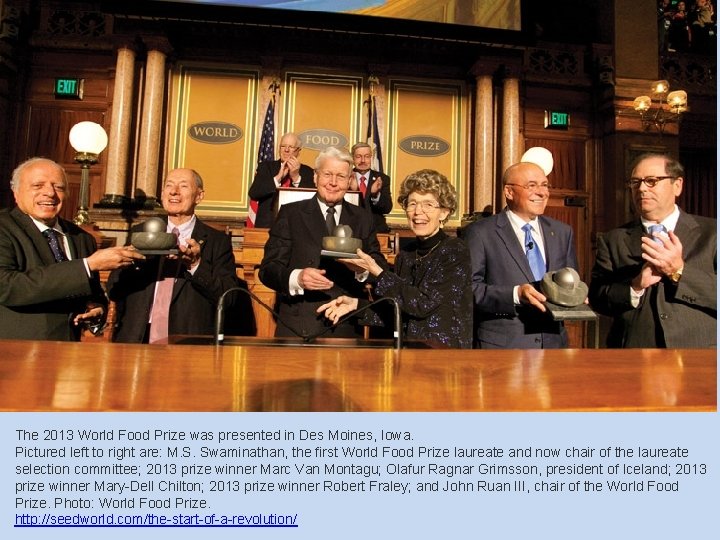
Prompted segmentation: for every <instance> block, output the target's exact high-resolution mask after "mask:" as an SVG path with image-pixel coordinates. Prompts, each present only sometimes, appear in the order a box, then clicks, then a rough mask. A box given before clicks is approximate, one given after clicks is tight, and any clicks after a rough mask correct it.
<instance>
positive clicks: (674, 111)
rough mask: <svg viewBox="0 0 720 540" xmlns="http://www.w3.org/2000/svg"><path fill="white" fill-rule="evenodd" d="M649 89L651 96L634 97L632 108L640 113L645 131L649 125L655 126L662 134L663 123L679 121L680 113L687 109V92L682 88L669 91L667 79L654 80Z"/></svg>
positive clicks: (663, 129)
mask: <svg viewBox="0 0 720 540" xmlns="http://www.w3.org/2000/svg"><path fill="white" fill-rule="evenodd" d="M650 90H651V94H652V97H651V96H639V97H636V98H635V101H633V108H634V109H635V110H636V111H637V112H639V113H640V119H641V120H642V123H643V129H645V130H646V131H647V130H648V129H650V126H655V128H656V129H657V130H658V132H659V133H660V136H662V134H663V132H664V131H665V124H672V123H674V122H677V123H678V124H679V123H680V115H681V114H682V113H684V112H685V111H686V110H687V92H685V91H684V90H674V91H673V92H670V85H669V84H668V82H667V81H655V82H654V83H653V84H652V87H651V89H650ZM666 101H667V106H666V105H665V102H666Z"/></svg>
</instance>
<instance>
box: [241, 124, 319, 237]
mask: <svg viewBox="0 0 720 540" xmlns="http://www.w3.org/2000/svg"><path fill="white" fill-rule="evenodd" d="M300 150H302V142H301V140H300V138H299V137H298V136H297V135H295V134H294V133H286V134H285V135H283V136H282V138H281V139H280V158H279V159H276V160H274V161H263V162H262V163H260V164H258V168H257V171H255V178H253V182H252V184H251V185H250V190H249V191H248V196H249V197H250V198H251V199H253V200H256V201H257V202H258V209H257V215H256V217H255V227H266V228H267V227H270V226H271V225H272V223H273V221H274V220H275V205H276V201H277V190H278V189H279V188H281V187H289V188H314V187H315V184H314V183H313V174H314V173H313V170H312V169H311V168H310V167H308V166H307V165H303V164H302V163H300V160H299V159H298V156H299V155H300Z"/></svg>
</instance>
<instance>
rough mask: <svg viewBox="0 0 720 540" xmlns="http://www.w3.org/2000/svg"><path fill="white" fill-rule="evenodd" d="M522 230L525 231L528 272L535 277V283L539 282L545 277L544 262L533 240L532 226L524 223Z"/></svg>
mask: <svg viewBox="0 0 720 540" xmlns="http://www.w3.org/2000/svg"><path fill="white" fill-rule="evenodd" d="M522 230H523V231H525V255H526V256H527V258H528V262H529V263H530V270H532V273H533V276H535V281H540V280H541V279H542V278H543V276H544V275H545V261H544V260H543V256H542V253H540V247H539V246H538V245H537V244H536V243H535V241H534V240H533V237H532V232H531V231H532V225H530V224H529V223H526V224H525V225H523V228H522Z"/></svg>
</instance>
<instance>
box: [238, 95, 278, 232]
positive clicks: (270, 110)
mask: <svg viewBox="0 0 720 540" xmlns="http://www.w3.org/2000/svg"><path fill="white" fill-rule="evenodd" d="M273 159H275V95H274V94H273V96H272V97H271V98H270V103H268V107H267V112H266V113H265V122H264V123H263V128H262V135H261V136H260V147H259V148H258V158H257V161H258V165H260V164H261V163H262V162H263V161H272V160H273ZM257 210H258V202H257V201H256V200H255V199H250V207H249V208H248V216H247V219H246V220H245V227H246V228H252V227H254V226H255V216H257Z"/></svg>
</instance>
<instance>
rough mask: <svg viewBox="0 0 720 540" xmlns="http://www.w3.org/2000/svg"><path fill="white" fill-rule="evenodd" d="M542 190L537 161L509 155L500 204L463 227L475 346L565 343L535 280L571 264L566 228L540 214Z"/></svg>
mask: <svg viewBox="0 0 720 540" xmlns="http://www.w3.org/2000/svg"><path fill="white" fill-rule="evenodd" d="M549 190H550V185H549V183H548V179H547V177H546V176H545V173H544V172H543V170H542V169H541V168H540V167H539V166H538V165H536V164H534V163H516V164H515V165H512V166H510V167H508V169H507V170H506V171H505V174H504V175H503V193H504V195H505V201H506V203H507V207H506V208H505V209H504V210H503V211H502V212H500V213H499V214H496V215H494V216H491V217H489V218H485V219H482V220H480V221H476V222H475V223H473V224H471V225H469V226H468V227H467V229H466V230H465V232H464V233H463V238H464V239H465V241H466V242H467V245H468V247H469V248H470V257H471V260H472V284H473V294H474V298H475V313H474V326H475V347H477V348H482V349H541V348H542V349H550V348H561V347H567V343H568V341H567V332H566V331H565V328H564V327H563V325H562V323H560V322H556V321H554V320H553V319H552V317H551V316H550V314H549V313H548V311H547V309H546V307H545V305H544V302H545V301H546V300H547V299H546V298H545V296H544V295H543V294H542V293H541V292H540V287H539V282H540V281H541V280H542V278H543V276H544V275H545V273H546V272H549V271H553V270H559V269H561V268H566V267H570V268H574V269H575V270H577V267H578V265H577V256H576V255H575V242H574V239H573V232H572V229H571V228H570V227H569V226H568V225H567V224H565V223H562V222H560V221H557V220H555V219H552V218H549V217H545V216H543V213H544V212H545V207H546V206H547V203H548V199H549V197H550V191H549Z"/></svg>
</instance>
